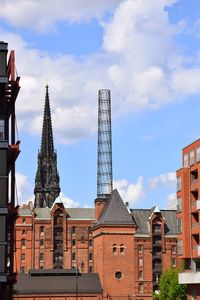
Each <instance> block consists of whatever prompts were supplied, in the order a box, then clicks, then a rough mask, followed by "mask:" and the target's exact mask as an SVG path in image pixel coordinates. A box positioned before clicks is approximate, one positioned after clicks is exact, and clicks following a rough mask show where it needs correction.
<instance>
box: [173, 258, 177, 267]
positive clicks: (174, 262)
mask: <svg viewBox="0 0 200 300" xmlns="http://www.w3.org/2000/svg"><path fill="white" fill-rule="evenodd" d="M172 267H176V258H175V257H172Z"/></svg>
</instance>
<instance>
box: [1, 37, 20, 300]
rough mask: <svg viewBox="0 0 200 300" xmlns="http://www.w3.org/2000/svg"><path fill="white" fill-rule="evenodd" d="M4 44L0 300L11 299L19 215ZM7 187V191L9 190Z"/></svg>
mask: <svg viewBox="0 0 200 300" xmlns="http://www.w3.org/2000/svg"><path fill="white" fill-rule="evenodd" d="M7 46H8V44H7V43H4V42H0V298H1V300H9V299H12V289H13V283H14V282H15V281H16V274H15V273H14V272H13V261H14V250H15V247H14V244H15V240H14V226H15V219H16V217H17V213H18V206H16V203H15V161H16V159H17V156H18V155H19V152H20V150H19V143H20V142H19V141H16V137H15V128H16V126H15V125H16V120H15V101H16V99H17V95H18V92H19V89H20V86H19V80H20V78H19V77H15V73H16V71H15V53H14V51H13V50H12V51H11V53H10V57H9V60H8V62H7V52H8V50H7ZM9 186H10V189H9Z"/></svg>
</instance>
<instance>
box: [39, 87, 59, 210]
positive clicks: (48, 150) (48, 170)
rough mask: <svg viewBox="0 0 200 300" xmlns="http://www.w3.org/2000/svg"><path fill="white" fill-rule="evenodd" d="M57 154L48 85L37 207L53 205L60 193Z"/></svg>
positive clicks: (40, 153)
mask: <svg viewBox="0 0 200 300" xmlns="http://www.w3.org/2000/svg"><path fill="white" fill-rule="evenodd" d="M59 182H60V178H59V175H58V170H57V155H56V152H55V151H54V143H53V131H52V123H51V110H50V103H49V87H48V85H46V95H45V105H44V116H43V126H42V140H41V148H40V151H39V153H38V169H37V173H36V177H35V189H34V194H35V201H34V206H35V207H45V206H48V207H51V206H52V204H53V202H54V200H55V199H56V198H57V197H58V195H59V193H60V186H59Z"/></svg>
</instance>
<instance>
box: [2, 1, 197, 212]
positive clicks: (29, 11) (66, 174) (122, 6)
mask: <svg viewBox="0 0 200 300" xmlns="http://www.w3.org/2000/svg"><path fill="white" fill-rule="evenodd" d="M3 6H4V9H3V10H1V12H0V34H1V40H4V41H7V42H8V43H9V49H15V51H16V66H17V72H18V74H19V75H20V76H21V91H20V94H19V96H18V100H17V120H18V129H19V138H20V139H21V141H22V142H21V154H20V157H19V159H18V161H17V190H18V198H19V202H20V203H24V202H26V201H29V200H31V199H33V188H34V179H35V172H36V168H37V152H38V149H39V148H40V139H41V129H42V128H41V127H42V123H41V120H42V114H43V106H44V97H45V85H46V83H47V82H48V84H49V93H50V101H51V111H52V121H53V129H54V141H55V148H56V149H57V153H58V169H59V174H60V179H61V190H62V196H61V197H62V199H63V201H64V202H65V204H66V206H72V207H75V206H78V205H79V206H81V207H83V206H92V205H93V201H94V199H95V198H96V161H97V157H96V153H97V93H98V89H102V88H108V89H111V94H112V138H113V177H114V185H115V187H117V188H118V190H119V192H120V194H121V196H122V198H123V199H124V201H128V202H129V203H130V207H136V208H137V207H139V208H141V207H144V208H148V207H152V206H153V205H159V206H160V207H161V208H166V207H169V208H173V207H175V203H176V197H175V191H176V178H175V171H176V170H177V169H179V168H180V167H181V149H182V148H183V147H185V146H186V145H188V144H190V143H191V142H193V141H194V140H196V139H198V138H200V126H199V111H200V102H199V96H200V51H199V50H200V46H199V45H200V43H199V42H200V18H199V11H200V2H199V0H190V1H186V0H181V1H173V0H149V1H146V0H123V1H122V0H109V1H106V0H102V1H92V0H74V1H71V0H68V1H64V0H57V1H56V3H52V1H50V0H44V1H39V0H35V1H31V0H24V1H20V2H19V3H18V5H17V6H16V3H15V2H14V0H4V1H3Z"/></svg>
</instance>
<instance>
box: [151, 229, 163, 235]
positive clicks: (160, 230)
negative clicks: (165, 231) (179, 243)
mask: <svg viewBox="0 0 200 300" xmlns="http://www.w3.org/2000/svg"><path fill="white" fill-rule="evenodd" d="M152 233H153V236H155V235H159V236H160V235H162V229H161V228H160V229H154V230H153V232H152Z"/></svg>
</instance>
